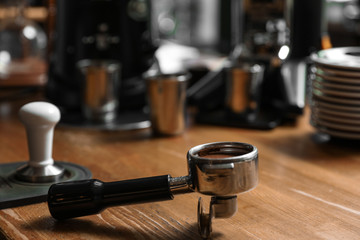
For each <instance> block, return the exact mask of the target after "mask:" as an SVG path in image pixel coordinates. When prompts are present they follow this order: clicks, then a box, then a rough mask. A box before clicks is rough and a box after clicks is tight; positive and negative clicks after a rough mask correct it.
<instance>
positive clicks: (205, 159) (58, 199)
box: [48, 142, 258, 238]
mask: <svg viewBox="0 0 360 240" xmlns="http://www.w3.org/2000/svg"><path fill="white" fill-rule="evenodd" d="M187 160H188V170H189V175H187V176H182V177H175V178H173V177H171V176H170V175H163V176H156V177H149V178H140V179H132V180H124V181H118V182H107V183H105V182H102V181H100V180H97V179H92V180H84V181H74V182H64V183H57V184H54V185H52V186H51V187H50V189H49V193H48V206H49V210H50V213H51V215H52V216H53V217H54V218H56V219H67V218H74V217H80V216H86V215H91V214H96V213H99V212H100V211H102V210H103V209H105V208H107V207H111V206H117V205H128V204H136V203H145V202H154V201H163V200H171V199H173V197H174V195H176V194H182V193H190V192H199V193H201V194H204V195H209V196H212V198H211V202H210V210H209V213H204V211H203V206H202V205H203V204H202V201H201V198H199V203H198V225H199V232H200V234H201V236H202V237H204V238H206V237H208V236H209V235H210V233H211V221H212V218H214V217H215V218H228V217H231V216H233V215H234V214H235V213H236V212H237V197H236V195H237V194H239V193H243V192H247V191H249V190H251V189H253V188H254V187H256V185H257V183H258V151H257V148H256V147H255V146H252V145H250V144H247V143H239V142H215V143H207V144H203V145H198V146H196V147H193V148H191V149H190V150H189V152H188V154H187Z"/></svg>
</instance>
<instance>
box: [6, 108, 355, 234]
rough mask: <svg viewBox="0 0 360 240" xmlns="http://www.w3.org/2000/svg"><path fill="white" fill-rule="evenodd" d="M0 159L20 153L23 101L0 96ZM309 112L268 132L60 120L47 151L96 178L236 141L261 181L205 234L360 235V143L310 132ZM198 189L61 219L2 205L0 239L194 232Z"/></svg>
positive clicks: (144, 173) (160, 165)
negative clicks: (154, 130) (94, 126)
mask: <svg viewBox="0 0 360 240" xmlns="http://www.w3.org/2000/svg"><path fill="white" fill-rule="evenodd" d="M0 105H1V106H0V113H1V118H0V164H3V163H11V162H19V161H26V160H27V159H28V151H27V142H26V134H25V130H24V127H23V125H22V124H21V123H20V121H19V120H18V117H17V111H18V109H19V108H20V106H21V105H22V104H20V103H18V101H12V102H10V103H6V102H1V104H0ZM315 132H316V131H315V130H314V128H313V127H312V126H310V124H309V111H308V110H307V111H306V113H305V114H304V115H303V116H302V117H300V118H299V119H298V121H297V123H296V124H295V125H291V126H289V125H285V126H280V127H278V128H276V129H274V130H271V131H260V130H250V129H240V128H231V127H218V126H206V125H196V124H195V125H193V126H190V127H189V128H188V129H187V131H186V132H185V133H184V134H182V135H179V136H175V137H168V138H154V137H152V135H151V134H150V131H148V130H141V131H139V130H137V131H99V130H89V129H79V128H72V127H65V126H61V125H58V126H57V127H56V129H55V135H54V144H53V158H54V159H55V160H57V161H64V162H71V163H75V164H78V165H82V166H85V167H87V168H89V169H90V170H91V172H92V174H93V177H94V178H97V179H100V180H102V181H117V180H125V179H132V178H140V177H150V176H156V175H163V174H170V175H171V176H173V177H177V176H185V175H187V174H188V173H187V162H186V153H187V151H188V150H189V149H190V148H191V147H193V146H196V145H199V144H203V143H208V142H218V141H237V142H246V143H250V144H253V145H255V146H256V147H257V148H258V151H259V185H258V186H257V187H256V188H255V189H254V190H252V191H250V192H247V193H243V194H240V195H238V212H237V214H236V215H235V216H233V217H232V218H227V219H214V220H213V233H212V239H360V147H359V144H360V142H353V141H339V140H337V141H330V142H325V143H324V142H321V141H318V140H316V137H315V136H316V135H315ZM199 196H200V194H198V193H191V194H184V195H175V197H174V200H172V201H165V202H155V203H146V204H138V205H128V206H119V207H112V208H108V209H106V210H104V211H103V212H102V213H101V214H97V215H92V216H87V217H81V218H76V219H71V220H68V221H63V222H59V221H56V220H55V219H53V218H52V217H51V216H50V213H49V211H48V207H47V204H46V203H39V204H33V205H27V206H22V207H15V208H8V209H3V210H0V239H24V240H25V239H37V240H39V239H86V240H89V239H200V237H199V234H198V230H197V201H198V197H199Z"/></svg>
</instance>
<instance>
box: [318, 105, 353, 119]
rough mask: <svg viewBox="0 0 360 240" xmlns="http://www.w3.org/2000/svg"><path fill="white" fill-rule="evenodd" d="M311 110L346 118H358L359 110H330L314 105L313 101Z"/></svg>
mask: <svg viewBox="0 0 360 240" xmlns="http://www.w3.org/2000/svg"><path fill="white" fill-rule="evenodd" d="M312 110H313V111H314V112H316V113H318V114H322V113H326V114H331V115H335V116H341V117H346V118H358V119H360V112H344V111H337V110H332V109H329V108H326V107H319V106H316V103H314V105H313V106H312Z"/></svg>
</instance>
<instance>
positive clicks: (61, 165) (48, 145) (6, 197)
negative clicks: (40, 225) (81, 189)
mask: <svg viewBox="0 0 360 240" xmlns="http://www.w3.org/2000/svg"><path fill="white" fill-rule="evenodd" d="M19 117H20V120H21V122H22V123H23V124H24V126H25V129H26V136H27V143H28V150H29V161H27V162H11V163H5V164H0V196H1V197H0V209H3V208H8V207H16V206H21V205H27V204H32V203H38V202H43V201H46V199H47V192H48V190H49V187H50V185H51V184H53V183H56V182H64V181H74V180H83V179H89V178H91V172H90V171H89V170H88V169H87V168H85V167H82V166H79V165H76V164H73V163H70V162H58V161H56V162H55V161H54V159H53V158H52V146H53V136H54V127H55V125H56V124H57V123H58V122H59V120H60V111H59V109H58V108H57V107H56V106H55V105H53V104H51V103H48V102H31V103H28V104H25V105H24V106H22V107H21V109H20V110H19Z"/></svg>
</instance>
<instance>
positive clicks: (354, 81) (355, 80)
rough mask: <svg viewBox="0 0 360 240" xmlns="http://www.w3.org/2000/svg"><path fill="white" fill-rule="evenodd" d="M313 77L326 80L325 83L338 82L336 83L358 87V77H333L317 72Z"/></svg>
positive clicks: (359, 81)
mask: <svg viewBox="0 0 360 240" xmlns="http://www.w3.org/2000/svg"><path fill="white" fill-rule="evenodd" d="M315 75H316V76H317V77H320V78H322V79H324V80H326V81H331V82H338V83H347V84H352V85H357V86H360V77H359V78H349V77H334V76H328V75H326V74H322V73H319V72H316V73H315Z"/></svg>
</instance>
